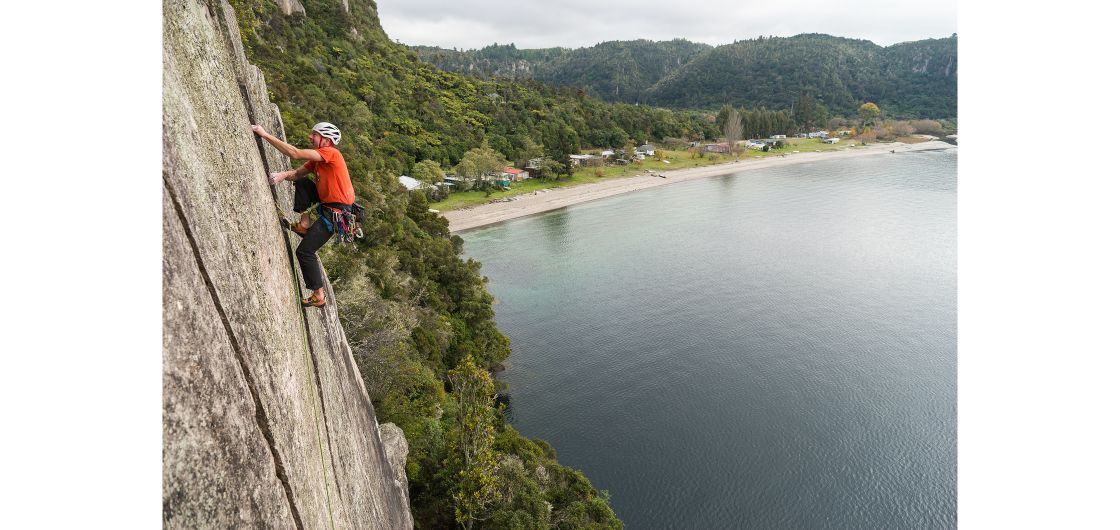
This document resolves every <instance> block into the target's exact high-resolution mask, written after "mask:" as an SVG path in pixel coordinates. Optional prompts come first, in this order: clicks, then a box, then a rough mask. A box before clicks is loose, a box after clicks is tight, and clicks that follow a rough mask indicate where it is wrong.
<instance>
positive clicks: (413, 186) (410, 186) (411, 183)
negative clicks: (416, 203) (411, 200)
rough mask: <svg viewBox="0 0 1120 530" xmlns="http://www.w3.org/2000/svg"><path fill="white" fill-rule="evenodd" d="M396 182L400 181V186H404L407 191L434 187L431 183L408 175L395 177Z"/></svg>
mask: <svg viewBox="0 0 1120 530" xmlns="http://www.w3.org/2000/svg"><path fill="white" fill-rule="evenodd" d="M397 182H400V183H401V186H404V188H405V189H406V190H408V191H414V190H426V189H428V188H432V187H434V186H432V185H431V184H428V183H426V182H420V181H419V180H416V179H414V178H412V177H410V176H408V175H401V176H399V177H397Z"/></svg>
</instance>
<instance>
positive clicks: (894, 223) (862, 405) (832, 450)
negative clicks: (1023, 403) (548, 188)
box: [463, 149, 957, 529]
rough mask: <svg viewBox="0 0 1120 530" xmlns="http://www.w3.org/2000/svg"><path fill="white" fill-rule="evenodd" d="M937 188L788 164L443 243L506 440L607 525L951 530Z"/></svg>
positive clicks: (952, 364) (952, 170)
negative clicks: (505, 397) (492, 334)
mask: <svg viewBox="0 0 1120 530" xmlns="http://www.w3.org/2000/svg"><path fill="white" fill-rule="evenodd" d="M956 174H957V154H956V150H955V149H951V150H948V151H942V152H924V153H905V154H893V155H889V154H884V155H871V156H867V157H861V158H853V159H845V160H831V161H821V162H811V163H803V164H795V165H789V166H785V167H778V168H769V169H760V170H752V171H746V172H741V173H737V174H731V175H727V176H722V177H712V178H709V179H703V180H695V181H690V182H684V183H680V184H674V185H671V186H664V187H658V188H653V189H649V190H645V191H641V192H637V193H632V194H628V195H623V196H618V197H613V198H609V199H604V200H601V201H596V202H591V203H585V204H581V205H577V206H574V207H570V208H567V209H564V210H558V211H554V212H550V213H546V214H542V215H539V216H535V217H530V218H524V219H518V220H514V221H510V222H507V223H503V224H501V225H495V226H491V227H486V228H481V229H478V230H474V231H470V232H467V233H465V234H463V238H464V239H465V240H466V253H467V254H468V255H469V256H471V257H473V258H476V259H478V260H479V261H481V262H482V263H483V267H482V272H483V274H485V275H486V276H488V277H489V278H490V290H491V292H492V293H493V294H494V295H495V297H496V298H497V300H498V304H497V305H496V307H495V310H496V312H497V317H496V318H497V322H498V325H499V327H500V328H501V329H502V330H503V331H504V332H505V333H506V334H507V335H509V338H510V342H511V346H512V349H513V354H512V355H511V356H510V358H509V360H508V362H507V365H508V367H509V369H508V370H507V371H506V372H504V373H502V374H501V378H502V379H504V380H505V381H507V382H508V383H509V386H510V393H511V394H512V398H511V406H510V410H509V416H510V420H511V421H512V423H513V425H514V426H515V427H516V428H517V429H518V430H519V431H521V432H522V433H523V434H525V435H526V436H530V437H537V438H543V439H545V440H547V441H548V442H549V443H551V444H552V445H553V446H555V447H556V449H557V450H558V451H559V459H560V462H561V463H562V464H565V465H568V466H572V467H575V468H577V469H580V470H582V471H583V472H584V473H585V474H586V475H587V476H588V478H590V479H591V481H592V483H593V484H595V486H596V487H597V488H600V489H606V490H609V492H610V496H611V504H612V506H613V507H614V509H615V511H616V513H617V514H618V515H619V517H620V518H621V519H622V520H623V521H624V522H625V523H626V525H627V527H628V528H634V529H646V528H688V529H692V528H697V529H707V528H748V527H749V528H799V529H801V528H805V529H807V528H954V527H956V524H957V517H956V511H957V502H956V483H957V467H956V457H957V450H956V434H957V429H956V413H957V407H956V377H957V372H956V370H957V362H956V352H957V348H956V339H957V334H956V327H957V311H956V304H957V298H956V289H957V281H956V259H957V254H956V245H957V242H956ZM651 178H652V177H651Z"/></svg>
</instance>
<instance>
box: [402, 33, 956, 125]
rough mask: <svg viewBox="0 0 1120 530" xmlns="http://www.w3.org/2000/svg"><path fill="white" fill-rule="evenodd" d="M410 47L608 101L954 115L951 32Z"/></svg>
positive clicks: (472, 69)
mask: <svg viewBox="0 0 1120 530" xmlns="http://www.w3.org/2000/svg"><path fill="white" fill-rule="evenodd" d="M417 49H418V51H419V53H420V56H421V57H422V58H424V59H425V60H427V61H430V62H432V63H433V64H435V65H437V66H439V67H440V68H444V69H448V70H452V71H457V72H464V73H471V74H473V75H479V76H490V77H493V76H507V77H516V78H532V79H536V80H539V81H542V82H546V83H549V84H554V85H558V86H563V85H571V86H576V87H579V88H581V89H583V90H585V91H586V92H587V93H588V94H593V95H596V96H598V97H601V98H603V99H605V100H608V101H625V102H639V103H647V104H652V105H660V106H666V107H670V108H701V109H715V108H718V107H720V106H721V105H724V104H730V105H733V106H736V107H750V108H757V107H767V108H770V109H782V108H786V109H788V108H791V107H792V106H793V105H794V103H795V102H796V101H797V98H798V97H799V96H800V95H802V94H808V95H810V96H813V97H814V98H816V99H817V100H819V101H821V102H823V103H824V104H825V105H826V106H827V107H828V110H829V112H831V113H832V114H835V115H841V116H852V115H854V113H855V109H856V108H857V107H858V106H859V104H860V103H862V102H864V101H875V102H876V103H878V104H879V106H880V107H881V108H882V109H883V111H884V113H885V114H886V115H887V116H891V117H899V118H953V117H955V116H956V112H957V105H956V97H957V39H956V36H955V35H954V36H952V37H948V38H943V39H927V40H922V41H916V42H906V43H899V44H895V45H892V46H888V47H882V46H879V45H876V44H875V43H873V42H871V41H867V40H856V39H846V38H841V37H833V36H829V35H822V34H803V35H797V36H794V37H772V38H763V37H759V38H757V39H751V40H743V41H738V42H735V43H732V44H727V45H723V46H718V47H715V48H713V47H711V46H707V45H705V44H696V43H691V42H689V41H686V40H683V39H678V40H674V41H667V42H653V41H645V40H638V41H615V42H605V43H601V44H598V45H596V46H593V47H590V48H579V49H575V50H568V49H563V48H548V49H546V50H517V49H516V48H515V47H513V46H512V45H507V46H498V45H494V46H488V47H486V48H483V49H481V50H476V51H452V50H440V49H438V48H429V47H418V48H417ZM499 52H500V53H499ZM499 57H500V59H499Z"/></svg>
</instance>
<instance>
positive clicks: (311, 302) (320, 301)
mask: <svg viewBox="0 0 1120 530" xmlns="http://www.w3.org/2000/svg"><path fill="white" fill-rule="evenodd" d="M325 305H327V298H326V297H325V296H316V294H315V293H311V296H308V297H307V298H304V299H303V307H323V306H325Z"/></svg>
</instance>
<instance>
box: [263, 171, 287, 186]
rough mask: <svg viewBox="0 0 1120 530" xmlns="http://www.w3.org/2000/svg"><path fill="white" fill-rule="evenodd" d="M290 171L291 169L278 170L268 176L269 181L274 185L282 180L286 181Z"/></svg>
mask: <svg viewBox="0 0 1120 530" xmlns="http://www.w3.org/2000/svg"><path fill="white" fill-rule="evenodd" d="M289 173H290V171H277V172H275V173H273V174H271V175H269V176H268V181H269V182H270V183H272V185H273V186H275V185H277V184H279V183H281V182H284V181H285V180H288V174H289Z"/></svg>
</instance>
